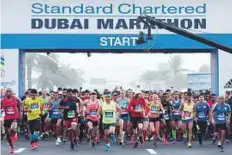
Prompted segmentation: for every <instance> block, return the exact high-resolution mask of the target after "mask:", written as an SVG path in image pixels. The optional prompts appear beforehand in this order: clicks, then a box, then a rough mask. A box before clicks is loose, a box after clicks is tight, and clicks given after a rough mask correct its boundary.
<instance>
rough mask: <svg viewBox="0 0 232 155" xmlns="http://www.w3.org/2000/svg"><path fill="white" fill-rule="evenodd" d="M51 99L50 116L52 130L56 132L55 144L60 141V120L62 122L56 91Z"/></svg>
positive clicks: (58, 143) (59, 100)
mask: <svg viewBox="0 0 232 155" xmlns="http://www.w3.org/2000/svg"><path fill="white" fill-rule="evenodd" d="M53 97H54V98H53V99H51V100H50V101H49V110H50V114H51V115H50V118H51V124H52V127H53V130H54V131H55V133H56V145H60V143H61V122H62V111H61V109H59V104H60V102H61V99H59V98H58V97H59V96H58V92H54V95H53Z"/></svg>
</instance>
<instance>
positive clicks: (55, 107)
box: [51, 99, 62, 119]
mask: <svg viewBox="0 0 232 155" xmlns="http://www.w3.org/2000/svg"><path fill="white" fill-rule="evenodd" d="M60 102H61V99H58V100H57V101H56V100H54V99H53V100H52V105H51V108H52V110H51V118H55V119H59V118H61V117H62V113H61V110H60V109H59V104H60Z"/></svg>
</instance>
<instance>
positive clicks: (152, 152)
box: [147, 149, 157, 154]
mask: <svg viewBox="0 0 232 155" xmlns="http://www.w3.org/2000/svg"><path fill="white" fill-rule="evenodd" d="M147 151H148V152H149V153H150V154H157V152H155V150H153V149H147Z"/></svg>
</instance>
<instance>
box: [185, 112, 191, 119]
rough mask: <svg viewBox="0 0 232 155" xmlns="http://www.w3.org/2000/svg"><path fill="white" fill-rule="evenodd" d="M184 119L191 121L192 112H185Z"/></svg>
mask: <svg viewBox="0 0 232 155" xmlns="http://www.w3.org/2000/svg"><path fill="white" fill-rule="evenodd" d="M184 118H185V119H191V112H189V111H184Z"/></svg>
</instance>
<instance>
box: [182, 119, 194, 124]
mask: <svg viewBox="0 0 232 155" xmlns="http://www.w3.org/2000/svg"><path fill="white" fill-rule="evenodd" d="M191 122H193V119H187V120H182V123H184V124H188V123H191Z"/></svg>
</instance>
